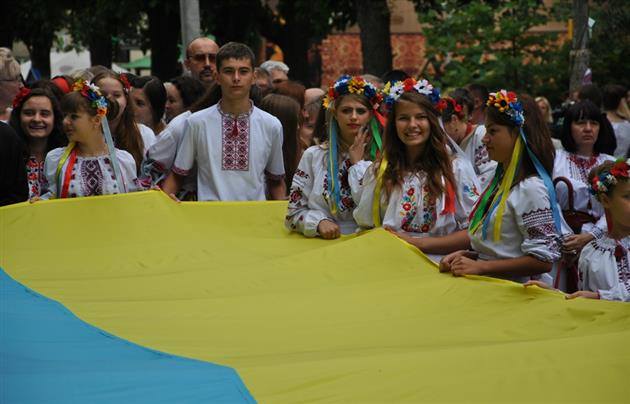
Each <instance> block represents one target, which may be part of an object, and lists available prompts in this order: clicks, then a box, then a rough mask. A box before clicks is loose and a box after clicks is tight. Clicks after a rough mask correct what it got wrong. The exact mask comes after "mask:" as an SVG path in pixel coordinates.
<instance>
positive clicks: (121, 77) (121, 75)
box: [118, 73, 131, 93]
mask: <svg viewBox="0 0 630 404" xmlns="http://www.w3.org/2000/svg"><path fill="white" fill-rule="evenodd" d="M118 79H119V80H120V82H121V83H122V86H123V90H124V91H125V93H129V90H131V83H130V82H129V78H128V77H127V75H126V74H125V73H119V74H118Z"/></svg>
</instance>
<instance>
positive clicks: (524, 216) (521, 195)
mask: <svg viewBox="0 0 630 404" xmlns="http://www.w3.org/2000/svg"><path fill="white" fill-rule="evenodd" d="M513 192H517V194H516V195H515V197H514V198H513V199H512V198H510V199H511V200H508V203H509V204H510V205H511V208H512V209H513V211H514V213H515V220H516V224H517V226H518V228H519V231H520V232H521V235H522V237H523V242H522V244H521V251H522V252H523V254H525V255H531V256H533V257H534V258H537V259H539V260H541V261H545V262H556V261H558V260H559V259H560V245H561V237H560V235H559V233H558V232H559V231H560V230H556V227H555V223H554V220H553V213H552V210H551V204H550V200H549V195H548V194H547V189H546V188H545V186H544V184H543V182H542V180H540V179H539V178H538V177H530V178H527V179H525V180H523V181H522V182H521V184H519V185H518V189H514V191H513ZM554 203H557V202H556V201H554Z"/></svg>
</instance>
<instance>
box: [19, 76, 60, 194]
mask: <svg viewBox="0 0 630 404" xmlns="http://www.w3.org/2000/svg"><path fill="white" fill-rule="evenodd" d="M62 120H63V117H62V115H61V109H60V107H59V101H57V98H56V97H55V96H54V95H53V94H52V93H51V92H50V91H48V90H46V89H43V88H36V89H33V90H31V89H29V88H26V87H23V88H22V89H21V90H20V92H19V93H18V95H17V96H16V97H15V100H14V101H13V111H12V112H11V119H10V121H9V122H10V124H11V126H12V127H13V129H14V130H15V132H16V133H17V134H18V136H19V137H20V139H22V142H23V143H24V145H25V155H24V156H23V159H24V162H25V166H26V171H27V180H28V193H29V199H31V198H35V197H38V196H40V195H41V193H42V188H43V185H44V183H45V175H44V160H45V158H46V154H47V153H48V152H49V151H51V150H52V149H55V148H57V147H62V146H65V145H66V144H67V143H68V141H67V139H66V136H65V135H64V134H63V131H62V129H61V122H62Z"/></svg>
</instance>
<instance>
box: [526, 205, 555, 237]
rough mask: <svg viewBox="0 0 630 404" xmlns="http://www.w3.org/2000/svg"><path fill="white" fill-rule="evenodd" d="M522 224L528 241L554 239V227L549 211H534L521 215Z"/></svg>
mask: <svg viewBox="0 0 630 404" xmlns="http://www.w3.org/2000/svg"><path fill="white" fill-rule="evenodd" d="M523 224H524V225H525V228H526V229H527V235H528V236H529V238H530V239H547V238H549V239H555V238H556V226H555V224H554V221H553V214H552V213H551V209H549V208H544V209H536V210H532V211H529V212H527V213H524V214H523Z"/></svg>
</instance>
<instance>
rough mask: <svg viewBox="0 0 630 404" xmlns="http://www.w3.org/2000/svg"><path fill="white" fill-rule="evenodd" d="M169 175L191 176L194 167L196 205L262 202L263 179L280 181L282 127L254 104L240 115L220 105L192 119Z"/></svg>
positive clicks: (187, 125)
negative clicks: (201, 203)
mask: <svg viewBox="0 0 630 404" xmlns="http://www.w3.org/2000/svg"><path fill="white" fill-rule="evenodd" d="M186 122H187V123H186V128H185V130H184V139H183V141H182V143H181V147H180V148H179V150H178V151H177V157H176V158H175V163H174V164H173V167H172V171H173V172H175V173H176V174H179V175H188V174H190V172H191V170H192V168H193V164H194V163H195V162H196V163H197V195H198V199H199V200H200V201H255V200H264V199H265V176H269V177H273V178H275V179H277V180H280V179H282V178H283V177H284V162H283V157H282V136H283V135H282V125H281V124H280V121H279V120H278V118H276V117H274V116H273V115H271V114H268V113H267V112H265V111H262V110H260V109H258V108H256V107H254V106H253V105H252V107H251V109H250V110H249V111H248V112H246V113H244V114H241V115H239V116H234V115H231V114H227V113H225V112H223V111H222V110H221V107H220V103H219V104H217V105H213V106H212V107H210V108H206V109H204V110H201V111H198V112H196V113H194V114H192V115H191V116H190V117H189V118H188V120H187V121H186Z"/></svg>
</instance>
